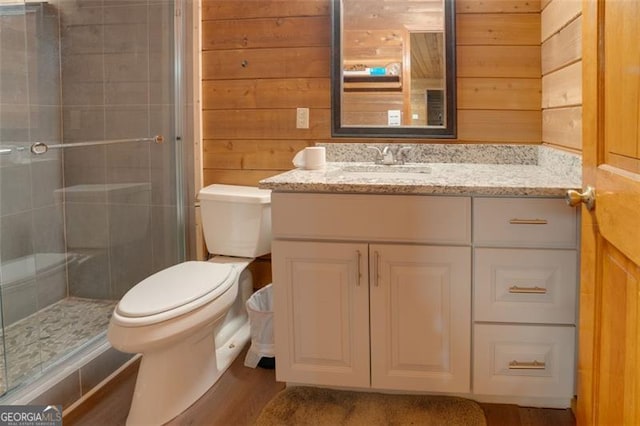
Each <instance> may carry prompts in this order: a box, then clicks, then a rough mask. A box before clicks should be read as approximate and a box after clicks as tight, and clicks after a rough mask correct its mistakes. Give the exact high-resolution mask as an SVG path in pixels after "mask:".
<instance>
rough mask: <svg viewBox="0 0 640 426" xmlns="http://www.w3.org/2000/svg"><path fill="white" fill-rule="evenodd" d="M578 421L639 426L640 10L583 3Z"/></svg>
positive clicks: (617, 1) (615, 2) (629, 3)
mask: <svg viewBox="0 0 640 426" xmlns="http://www.w3.org/2000/svg"><path fill="white" fill-rule="evenodd" d="M582 20H583V161H584V167H583V182H584V185H585V187H586V186H587V185H589V186H592V187H593V188H595V191H596V199H595V200H596V201H595V209H594V210H592V211H588V210H587V209H586V207H585V206H583V208H582V213H583V215H582V218H583V220H582V250H581V251H582V252H581V256H582V267H581V291H580V293H581V294H580V312H581V313H580V323H579V330H580V337H579V343H580V349H579V363H578V400H577V420H578V424H581V425H591V424H593V425H624V424H628V425H637V424H640V310H639V309H640V305H639V299H640V293H639V292H640V267H639V266H638V265H640V223H639V221H640V136H639V135H640V43H639V40H640V2H638V1H636V0H608V1H603V0H584V1H583V18H582Z"/></svg>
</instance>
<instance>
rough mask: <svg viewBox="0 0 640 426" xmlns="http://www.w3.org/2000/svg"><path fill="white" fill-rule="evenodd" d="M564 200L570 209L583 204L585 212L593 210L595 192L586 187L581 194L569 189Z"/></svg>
mask: <svg viewBox="0 0 640 426" xmlns="http://www.w3.org/2000/svg"><path fill="white" fill-rule="evenodd" d="M564 199H565V201H566V202H567V204H569V205H570V206H571V207H575V206H577V205H578V204H580V203H584V204H585V205H586V206H587V210H593V208H594V207H595V204H596V190H595V189H593V188H592V187H590V186H587V188H586V189H585V190H584V192H582V193H580V192H578V191H574V190H573V189H570V190H568V191H567V195H565V197H564Z"/></svg>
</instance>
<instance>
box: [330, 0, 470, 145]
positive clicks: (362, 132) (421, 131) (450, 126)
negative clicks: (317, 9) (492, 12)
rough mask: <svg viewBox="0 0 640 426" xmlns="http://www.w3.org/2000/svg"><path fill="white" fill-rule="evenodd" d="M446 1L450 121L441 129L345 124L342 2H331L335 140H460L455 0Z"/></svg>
mask: <svg viewBox="0 0 640 426" xmlns="http://www.w3.org/2000/svg"><path fill="white" fill-rule="evenodd" d="M443 1H444V34H445V47H444V54H445V67H446V73H445V85H446V86H445V92H446V108H445V111H446V122H445V124H444V126H441V127H427V126H372V127H367V126H352V125H349V126H345V125H344V124H343V123H342V93H343V85H342V80H343V74H342V70H343V58H342V45H341V40H342V7H341V4H342V0H331V23H332V26H333V28H332V35H331V49H332V53H331V55H332V56H331V87H332V88H331V118H332V120H331V124H332V127H331V134H332V136H333V137H364V138H371V137H378V138H424V139H454V138H456V112H457V110H456V57H455V54H456V52H455V46H456V41H455V6H454V3H455V0H443Z"/></svg>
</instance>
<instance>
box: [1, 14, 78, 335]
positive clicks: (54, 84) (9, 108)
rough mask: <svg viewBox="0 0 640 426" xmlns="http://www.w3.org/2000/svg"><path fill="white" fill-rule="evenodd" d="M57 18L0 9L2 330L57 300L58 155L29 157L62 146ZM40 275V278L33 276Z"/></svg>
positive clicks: (61, 279)
mask: <svg viewBox="0 0 640 426" xmlns="http://www.w3.org/2000/svg"><path fill="white" fill-rule="evenodd" d="M58 21H59V20H58V11H57V9H56V8H55V7H53V6H52V5H51V4H36V5H33V6H26V7H25V6H16V7H7V6H4V7H3V8H2V10H0V148H4V149H11V150H12V152H11V153H10V154H5V155H0V261H1V262H2V265H3V267H2V270H0V281H1V284H2V287H1V289H2V293H1V296H2V302H3V303H2V319H3V324H4V326H5V327H6V326H8V325H10V324H12V323H14V322H15V321H17V320H19V319H21V318H23V317H25V316H27V315H29V314H31V313H33V312H35V311H37V310H39V309H41V308H43V307H45V306H47V305H49V304H51V303H53V302H55V301H57V300H59V299H61V298H63V297H65V296H66V294H67V288H66V273H65V269H64V267H60V266H59V265H58V267H50V268H47V271H43V269H44V264H45V263H48V262H45V261H44V257H43V256H36V255H35V254H36V253H39V254H45V253H64V251H65V246H64V234H63V229H64V223H63V204H62V202H61V200H59V199H57V198H56V197H55V196H54V193H55V190H57V189H59V188H61V187H62V156H61V153H60V152H59V151H51V152H49V153H47V154H46V155H43V156H41V157H38V158H34V157H33V156H32V155H31V154H30V153H29V151H28V149H29V146H30V145H31V143H32V142H36V141H47V142H48V143H59V142H60V141H61V122H60V114H61V100H60V61H59V55H60V43H59V34H58V32H59V29H58ZM38 271H40V272H38Z"/></svg>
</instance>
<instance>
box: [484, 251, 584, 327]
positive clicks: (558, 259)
mask: <svg viewBox="0 0 640 426" xmlns="http://www.w3.org/2000/svg"><path fill="white" fill-rule="evenodd" d="M577 270H578V254H577V252H576V251H575V250H534V249H489V248H481V249H475V250H474V289H475V293H474V299H473V300H474V319H475V320H476V321H493V322H522V323H546V324H575V318H576V291H577Z"/></svg>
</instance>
